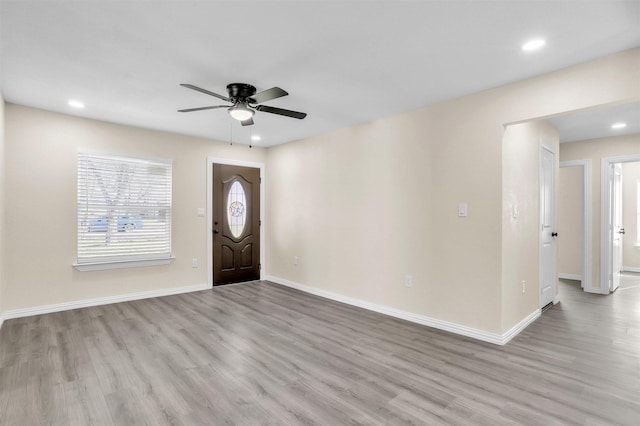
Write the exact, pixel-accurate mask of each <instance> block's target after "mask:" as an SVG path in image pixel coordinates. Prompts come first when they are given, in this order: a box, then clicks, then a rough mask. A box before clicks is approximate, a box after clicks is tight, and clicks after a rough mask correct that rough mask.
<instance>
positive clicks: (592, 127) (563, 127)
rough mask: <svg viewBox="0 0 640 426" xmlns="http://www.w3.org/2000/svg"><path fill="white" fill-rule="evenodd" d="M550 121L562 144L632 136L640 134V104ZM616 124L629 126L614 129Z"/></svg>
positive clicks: (568, 115) (565, 115) (600, 109)
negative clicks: (556, 130) (613, 126)
mask: <svg viewBox="0 0 640 426" xmlns="http://www.w3.org/2000/svg"><path fill="white" fill-rule="evenodd" d="M639 78H640V77H639ZM548 121H549V122H550V123H551V124H552V125H553V126H555V128H556V129H558V131H559V132H560V142H575V141H583V140H587V139H598V138H606V137H612V136H622V135H631V134H635V133H640V102H631V103H625V104H621V105H620V104H618V105H608V106H602V107H598V108H590V109H586V110H583V111H575V112H572V113H570V114H564V115H561V116H558V117H554V118H551V119H549V120H548ZM615 123H625V124H626V125H627V126H626V127H624V128H622V129H612V128H611V126H612V125H613V124H615Z"/></svg>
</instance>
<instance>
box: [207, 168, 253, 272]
mask: <svg viewBox="0 0 640 426" xmlns="http://www.w3.org/2000/svg"><path fill="white" fill-rule="evenodd" d="M212 211H213V285H220V284H229V283H237V282H242V281H251V280H258V279H260V169H254V168H251V167H240V166H230V165H226V164H214V165H213V209H212Z"/></svg>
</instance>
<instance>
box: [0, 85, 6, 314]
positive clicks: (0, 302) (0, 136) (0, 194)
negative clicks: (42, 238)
mask: <svg viewBox="0 0 640 426" xmlns="http://www.w3.org/2000/svg"><path fill="white" fill-rule="evenodd" d="M4 123H5V119H4V98H3V97H2V92H0V324H1V323H2V314H3V312H4V293H5V286H6V284H5V249H4V246H5V220H4V215H5V206H6V203H5V196H4V193H5V189H4V188H5V178H4V169H5V137H4Z"/></svg>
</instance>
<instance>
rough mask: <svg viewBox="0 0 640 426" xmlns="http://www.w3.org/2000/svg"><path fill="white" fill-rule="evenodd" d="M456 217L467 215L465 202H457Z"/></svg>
mask: <svg viewBox="0 0 640 426" xmlns="http://www.w3.org/2000/svg"><path fill="white" fill-rule="evenodd" d="M458 217H467V203H460V204H458Z"/></svg>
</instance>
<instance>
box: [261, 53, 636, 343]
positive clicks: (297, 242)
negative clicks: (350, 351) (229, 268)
mask: <svg viewBox="0 0 640 426" xmlns="http://www.w3.org/2000/svg"><path fill="white" fill-rule="evenodd" d="M639 53H640V50H639V49H634V50H631V51H626V52H623V53H620V54H617V55H613V56H610V57H606V58H602V59H600V60H597V61H593V62H590V63H587V64H583V65H580V66H576V67H572V68H568V69H565V70H561V71H558V72H555V73H551V74H548V75H544V76H540V77H537V78H534V79H531V80H527V81H524V82H519V83H514V84H510V85H507V86H502V87H499V88H497V89H493V90H488V91H485V92H481V93H477V94H474V95H471V96H466V97H463V98H460V99H455V100H452V101H448V102H444V103H440V104H437V105H433V106H430V107H426V108H423V109H420V110H417V111H413V112H410V113H406V114H401V115H397V116H393V117H387V118H384V119H380V120H377V121H374V122H371V123H367V124H363V125H360V126H356V127H353V128H349V129H343V130H340V131H336V132H333V133H330V134H325V135H321V136H318V137H314V138H310V139H307V140H304V141H300V142H294V143H290V144H286V145H281V146H278V147H274V148H270V149H269V150H268V167H267V178H268V179H267V198H268V211H267V224H268V228H267V232H268V237H267V263H268V274H270V275H273V276H276V277H279V278H282V279H286V280H290V281H293V282H297V283H300V284H303V285H308V286H311V287H314V288H317V289H319V290H324V291H331V292H335V293H339V294H342V295H345V296H350V297H353V298H357V299H360V300H362V301H365V302H371V303H376V304H380V305H385V306H388V307H392V308H395V309H399V310H404V311H408V312H411V313H415V314H418V315H424V316H428V317H431V318H435V319H439V320H444V321H448V322H452V323H455V324H460V325H465V326H469V327H473V328H477V329H480V330H484V331H487V332H493V333H503V332H505V331H506V330H509V329H510V328H511V327H513V326H514V325H515V324H517V323H518V322H519V321H520V320H522V319H524V318H526V317H527V316H528V315H529V314H531V313H532V311H534V310H535V309H537V305H535V306H534V304H533V303H532V300H533V296H531V295H530V294H528V295H527V298H526V300H525V301H522V300H521V292H520V293H518V292H517V291H515V290H514V289H513V288H511V286H513V285H514V283H513V282H511V281H509V282H503V263H504V262H505V261H508V259H503V248H502V243H503V241H502V225H503V223H502V211H503V196H502V185H503V176H502V167H503V158H502V154H503V125H504V124H506V123H515V122H522V121H526V120H530V119H535V118H539V117H545V116H549V115H553V114H557V113H560V112H565V111H571V110H575V109H580V108H586V107H590V106H594V105H600V104H606V103H610V102H616V101H620V100H622V99H628V98H640V82H639V81H638V79H637V71H638V70H639V69H640V55H639ZM526 161H527V162H528V163H527V164H528V166H527V167H529V166H530V165H531V164H536V167H537V164H538V157H537V156H536V157H535V158H528V159H526ZM536 200H537V196H536ZM536 200H528V202H530V203H536V202H537V201H536ZM460 202H466V203H467V204H468V206H469V216H468V217H466V218H459V217H458V216H457V206H458V203H460ZM529 251H530V252H531V253H538V240H537V239H536V241H535V244H534V245H532V246H531V247H530V248H529ZM294 256H299V257H300V261H299V264H298V265H297V266H296V265H293V257H294ZM531 259H532V260H531V264H530V265H527V267H531V268H534V266H531V265H533V264H534V263H536V260H535V258H531ZM535 267H537V263H536V265H535ZM405 274H412V275H413V279H414V285H413V287H412V288H406V287H404V285H403V282H404V276H405ZM514 274H516V273H515V272H514ZM517 275H518V276H519V275H521V273H518V274H517ZM531 276H533V274H531ZM532 279H534V280H535V278H532ZM505 286H507V287H509V288H508V290H506V289H505V290H504V291H503V287H505ZM515 286H516V287H517V288H518V289H519V288H521V287H520V281H519V280H518V281H517V282H516V284H515ZM529 297H531V298H532V299H529Z"/></svg>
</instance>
